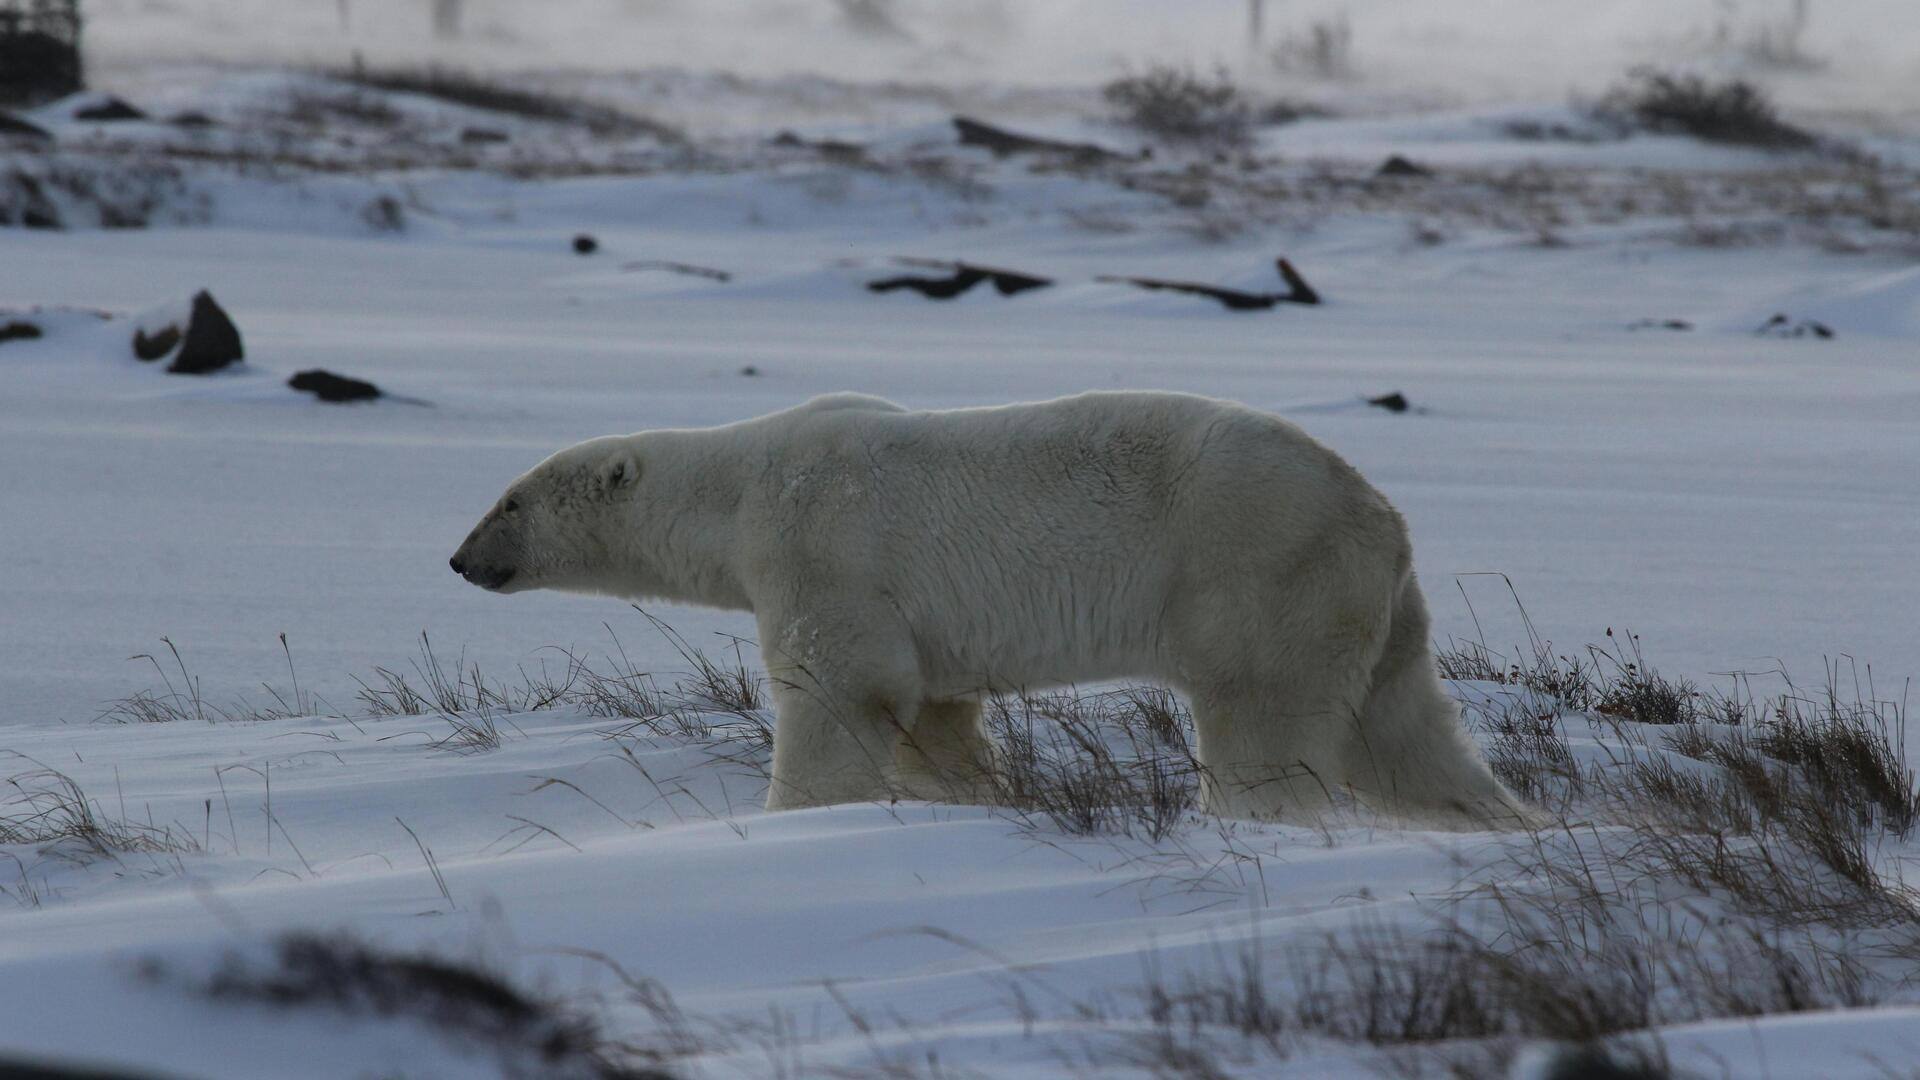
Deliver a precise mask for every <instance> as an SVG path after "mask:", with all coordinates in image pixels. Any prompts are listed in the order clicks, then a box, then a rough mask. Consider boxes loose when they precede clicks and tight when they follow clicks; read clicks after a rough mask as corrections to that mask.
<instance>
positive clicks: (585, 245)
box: [573, 233, 600, 255]
mask: <svg viewBox="0 0 1920 1080" xmlns="http://www.w3.org/2000/svg"><path fill="white" fill-rule="evenodd" d="M599 250H600V241H598V240H595V239H594V238H593V235H592V234H591V233H581V234H580V235H578V236H576V237H574V238H573V253H574V254H575V255H591V254H593V253H594V252H596V251H599Z"/></svg>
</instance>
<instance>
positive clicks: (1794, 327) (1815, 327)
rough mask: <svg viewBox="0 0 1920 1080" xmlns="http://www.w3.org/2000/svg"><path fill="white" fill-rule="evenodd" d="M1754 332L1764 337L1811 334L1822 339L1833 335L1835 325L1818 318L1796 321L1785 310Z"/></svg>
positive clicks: (1791, 336)
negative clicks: (1832, 325)
mask: <svg viewBox="0 0 1920 1080" xmlns="http://www.w3.org/2000/svg"><path fill="white" fill-rule="evenodd" d="M1753 332H1754V333H1756V334H1759V335H1761V336H1763V337H1783V338H1798V337H1807V336H1809V335H1811V336H1813V337H1817V338H1820V339H1822V340H1827V339H1830V338H1832V337H1833V327H1831V326H1828V325H1827V324H1826V323H1823V322H1821V321H1820V320H1818V319H1801V320H1800V321H1799V322H1795V321H1793V319H1792V318H1790V317H1788V315H1787V313H1786V312H1784V311H1782V312H1777V313H1775V314H1774V316H1773V318H1771V319H1768V320H1767V321H1766V322H1763V323H1761V324H1760V325H1759V326H1758V327H1756V328H1754V331H1753Z"/></svg>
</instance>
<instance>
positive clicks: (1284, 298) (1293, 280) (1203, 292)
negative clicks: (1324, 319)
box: [1094, 259, 1320, 311]
mask: <svg viewBox="0 0 1920 1080" xmlns="http://www.w3.org/2000/svg"><path fill="white" fill-rule="evenodd" d="M1274 268H1275V269H1276V270H1278V271H1279V272H1280V278H1281V280H1282V281H1285V282H1286V283H1287V291H1286V292H1283V293H1256V292H1247V291H1245V290H1243V289H1225V288H1221V287H1220V286H1218V285H1206V284H1203V283H1201V282H1197V281H1169V280H1167V279H1165V278H1145V277H1115V276H1112V275H1102V276H1100V277H1097V278H1095V279H1094V280H1095V281H1110V282H1116V283H1118V284H1122V285H1132V286H1135V287H1136V288H1141V289H1149V290H1161V289H1165V290H1167V291H1169V292H1180V293H1190V294H1192V295H1194V296H1205V297H1208V298H1210V299H1213V300H1218V301H1219V302H1220V305H1221V306H1222V307H1224V308H1226V309H1227V310H1229V311H1266V310H1268V309H1270V308H1272V307H1273V306H1274V305H1275V304H1307V305H1313V304H1318V303H1319V302H1320V294H1319V293H1318V292H1316V291H1314V288H1313V286H1311V285H1309V284H1307V279H1306V278H1304V277H1302V276H1301V275H1300V271H1298V270H1295V269H1294V268H1293V264H1292V263H1291V262H1288V261H1287V260H1285V259H1275V260H1274Z"/></svg>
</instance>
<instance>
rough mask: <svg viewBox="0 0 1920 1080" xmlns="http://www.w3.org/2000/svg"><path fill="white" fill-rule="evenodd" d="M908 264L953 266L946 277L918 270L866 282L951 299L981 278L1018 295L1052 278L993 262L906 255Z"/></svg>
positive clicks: (1005, 293) (880, 287) (1004, 293)
mask: <svg viewBox="0 0 1920 1080" xmlns="http://www.w3.org/2000/svg"><path fill="white" fill-rule="evenodd" d="M902 261H904V262H907V263H908V264H910V265H918V266H944V267H948V268H950V269H951V270H952V273H951V274H949V275H948V276H946V277H927V276H923V275H918V274H901V275H899V276H897V277H890V278H881V279H879V280H878V281H869V282H867V288H868V289H869V290H870V291H872V292H877V293H884V292H893V291H894V290H895V289H911V290H912V291H914V292H917V293H919V294H920V295H921V296H924V297H926V298H927V299H929V300H951V299H953V298H954V297H956V296H959V295H960V294H962V293H964V292H967V291H968V290H969V289H972V288H973V287H974V286H975V285H978V284H980V283H981V282H983V281H990V282H992V283H993V288H994V291H995V292H998V293H999V294H1000V295H1001V296H1018V295H1019V294H1021V293H1023V292H1026V291H1028V290H1030V289H1044V288H1046V287H1047V286H1049V285H1051V284H1053V279H1051V278H1043V277H1038V276H1036V275H1034V274H1024V273H1021V272H1020V271H1018V270H1002V269H999V268H998V267H992V266H974V265H972V264H970V263H963V262H943V261H940V260H931V259H929V260H921V259H907V260H902Z"/></svg>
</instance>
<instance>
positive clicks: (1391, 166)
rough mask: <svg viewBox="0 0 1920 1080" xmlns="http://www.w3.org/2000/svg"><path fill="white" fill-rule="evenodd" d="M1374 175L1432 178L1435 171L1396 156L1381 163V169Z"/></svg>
mask: <svg viewBox="0 0 1920 1080" xmlns="http://www.w3.org/2000/svg"><path fill="white" fill-rule="evenodd" d="M1374 175H1375V176H1411V177H1426V176H1432V175H1433V170H1432V169H1429V168H1427V167H1426V166H1425V165H1419V164H1415V163H1414V162H1412V161H1410V160H1408V159H1406V158H1404V157H1401V156H1400V155H1399V154H1394V155H1392V156H1391V157H1389V158H1387V160H1385V161H1383V162H1381V163H1380V168H1379V169H1378V170H1376V171H1375V172H1374Z"/></svg>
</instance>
